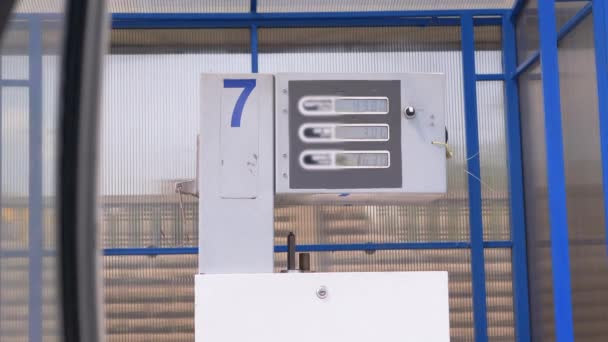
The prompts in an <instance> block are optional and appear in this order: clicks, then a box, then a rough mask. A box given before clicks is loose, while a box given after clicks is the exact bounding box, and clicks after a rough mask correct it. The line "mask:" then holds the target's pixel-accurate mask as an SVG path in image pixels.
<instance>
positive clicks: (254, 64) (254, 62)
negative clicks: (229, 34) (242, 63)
mask: <svg viewBox="0 0 608 342" xmlns="http://www.w3.org/2000/svg"><path fill="white" fill-rule="evenodd" d="M249 31H250V35H251V36H250V38H249V43H250V44H251V72H253V73H257V72H258V26H257V25H255V24H253V25H251V27H250V28H249Z"/></svg>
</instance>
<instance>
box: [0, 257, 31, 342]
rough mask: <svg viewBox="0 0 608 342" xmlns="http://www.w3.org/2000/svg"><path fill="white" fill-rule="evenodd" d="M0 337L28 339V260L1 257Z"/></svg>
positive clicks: (3, 339)
mask: <svg viewBox="0 0 608 342" xmlns="http://www.w3.org/2000/svg"><path fill="white" fill-rule="evenodd" d="M0 269H1V271H2V273H0V337H2V341H3V342H4V341H10V342H17V341H19V342H21V341H27V338H28V287H29V277H28V258H27V257H10V256H8V255H6V254H4V255H2V256H1V257H0Z"/></svg>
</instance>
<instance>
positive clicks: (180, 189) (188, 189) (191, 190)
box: [175, 135, 200, 198]
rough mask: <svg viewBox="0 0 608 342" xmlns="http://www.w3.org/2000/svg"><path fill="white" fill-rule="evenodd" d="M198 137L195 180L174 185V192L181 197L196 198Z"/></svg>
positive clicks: (197, 142) (197, 155)
mask: <svg viewBox="0 0 608 342" xmlns="http://www.w3.org/2000/svg"><path fill="white" fill-rule="evenodd" d="M199 152H200V135H197V136H196V178H195V179H191V180H187V181H183V182H177V183H175V192H176V193H178V194H179V195H180V196H181V195H190V196H193V197H196V198H198V173H199Z"/></svg>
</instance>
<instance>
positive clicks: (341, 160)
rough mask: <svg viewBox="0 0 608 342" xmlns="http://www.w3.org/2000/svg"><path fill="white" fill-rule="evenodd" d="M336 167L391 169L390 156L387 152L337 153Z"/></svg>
mask: <svg viewBox="0 0 608 342" xmlns="http://www.w3.org/2000/svg"><path fill="white" fill-rule="evenodd" d="M336 166H337V167H350V168H370V167H373V168H375V167H378V168H384V167H389V155H388V153H386V152H378V153H370V152H367V153H352V152H348V153H336Z"/></svg>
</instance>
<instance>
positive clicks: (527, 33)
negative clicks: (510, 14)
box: [515, 0, 539, 64]
mask: <svg viewBox="0 0 608 342" xmlns="http://www.w3.org/2000/svg"><path fill="white" fill-rule="evenodd" d="M515 25H516V30H515V31H516V38H517V61H518V63H519V64H521V63H523V62H524V61H525V60H526V59H528V58H530V57H531V56H532V55H533V54H534V53H535V52H537V51H538V47H539V32H538V0H528V1H527V2H526V5H525V6H524V8H523V10H522V11H521V13H520V14H519V17H518V18H517V21H516V23H515Z"/></svg>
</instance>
